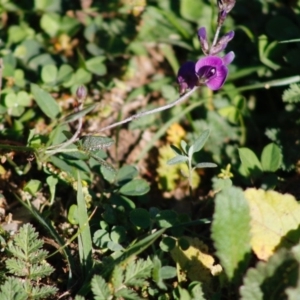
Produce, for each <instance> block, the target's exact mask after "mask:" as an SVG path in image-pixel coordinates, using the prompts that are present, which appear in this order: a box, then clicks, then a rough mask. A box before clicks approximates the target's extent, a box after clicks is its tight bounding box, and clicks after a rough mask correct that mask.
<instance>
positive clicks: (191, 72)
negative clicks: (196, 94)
mask: <svg viewBox="0 0 300 300" xmlns="http://www.w3.org/2000/svg"><path fill="white" fill-rule="evenodd" d="M177 81H178V83H179V89H180V93H183V92H185V90H186V89H187V88H190V89H192V88H193V87H194V86H195V85H197V82H198V78H197V76H196V74H195V63H194V62H193V61H188V62H186V63H184V64H183V65H182V66H181V67H180V69H179V71H178V75H177Z"/></svg>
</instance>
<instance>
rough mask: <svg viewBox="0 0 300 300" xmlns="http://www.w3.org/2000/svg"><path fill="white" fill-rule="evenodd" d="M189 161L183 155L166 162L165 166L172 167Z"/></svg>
mask: <svg viewBox="0 0 300 300" xmlns="http://www.w3.org/2000/svg"><path fill="white" fill-rule="evenodd" d="M188 160H189V159H188V158H187V157H186V156H183V155H177V156H175V157H173V158H171V159H169V160H168V161H167V165H169V166H172V165H177V164H181V163H184V162H187V161H188Z"/></svg>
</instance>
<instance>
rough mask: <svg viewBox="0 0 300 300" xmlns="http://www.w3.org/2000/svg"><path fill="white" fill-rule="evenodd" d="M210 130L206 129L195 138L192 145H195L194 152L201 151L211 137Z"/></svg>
mask: <svg viewBox="0 0 300 300" xmlns="http://www.w3.org/2000/svg"><path fill="white" fill-rule="evenodd" d="M209 134H210V130H209V129H207V130H204V131H203V132H202V133H201V135H200V136H199V137H198V138H197V139H196V140H195V142H194V143H193V145H192V146H194V149H193V153H196V152H198V151H200V150H201V149H202V148H203V146H204V145H205V143H206V141H207V140H208V138H209Z"/></svg>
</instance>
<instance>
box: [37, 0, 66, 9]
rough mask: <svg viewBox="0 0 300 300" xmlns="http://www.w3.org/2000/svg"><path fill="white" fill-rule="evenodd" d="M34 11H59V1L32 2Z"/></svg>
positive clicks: (42, 0)
mask: <svg viewBox="0 0 300 300" xmlns="http://www.w3.org/2000/svg"><path fill="white" fill-rule="evenodd" d="M34 8H35V10H41V11H48V12H50V11H59V10H60V9H61V0H34Z"/></svg>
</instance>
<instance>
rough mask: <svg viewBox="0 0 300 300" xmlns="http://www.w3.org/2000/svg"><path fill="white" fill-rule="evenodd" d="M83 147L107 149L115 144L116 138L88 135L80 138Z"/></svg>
mask: <svg viewBox="0 0 300 300" xmlns="http://www.w3.org/2000/svg"><path fill="white" fill-rule="evenodd" d="M80 142H81V149H82V150H84V151H95V150H100V149H105V148H108V147H110V146H111V145H112V144H114V142H115V141H114V140H113V139H111V138H109V137H106V136H95V135H87V136H83V137H82V138H81V140H80Z"/></svg>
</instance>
